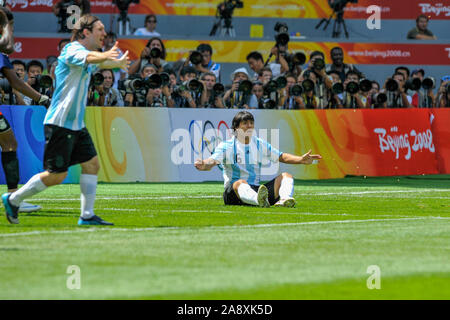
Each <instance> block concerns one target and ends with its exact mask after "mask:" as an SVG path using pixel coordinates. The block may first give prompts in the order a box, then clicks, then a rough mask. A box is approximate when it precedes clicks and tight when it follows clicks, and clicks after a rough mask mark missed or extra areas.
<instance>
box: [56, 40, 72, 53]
mask: <svg viewBox="0 0 450 320" xmlns="http://www.w3.org/2000/svg"><path fill="white" fill-rule="evenodd" d="M68 43H70V39H68V38H65V39H61V40H59V43H58V52H59V53H61V51H62V49H64V47H65V46H66V44H68Z"/></svg>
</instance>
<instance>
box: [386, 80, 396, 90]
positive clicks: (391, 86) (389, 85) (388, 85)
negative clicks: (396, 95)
mask: <svg viewBox="0 0 450 320" xmlns="http://www.w3.org/2000/svg"><path fill="white" fill-rule="evenodd" d="M386 90H387V91H390V92H395V91H397V90H398V83H397V81H395V80H394V79H389V80H388V81H387V82H386Z"/></svg>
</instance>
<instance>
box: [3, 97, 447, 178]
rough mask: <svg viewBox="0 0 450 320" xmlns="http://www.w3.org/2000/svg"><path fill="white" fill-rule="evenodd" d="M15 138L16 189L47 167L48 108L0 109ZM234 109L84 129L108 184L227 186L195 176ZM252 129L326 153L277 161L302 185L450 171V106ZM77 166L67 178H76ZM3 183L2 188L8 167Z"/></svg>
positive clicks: (117, 115)
mask: <svg viewBox="0 0 450 320" xmlns="http://www.w3.org/2000/svg"><path fill="white" fill-rule="evenodd" d="M0 111H1V112H2V113H3V114H4V115H5V117H6V118H7V119H8V121H9V122H10V124H11V126H12V128H13V130H14V133H15V135H16V138H17V141H18V146H19V147H18V157H19V163H20V176H21V180H20V183H24V182H26V181H27V180H28V179H29V178H30V177H31V176H33V175H34V174H36V173H37V172H40V171H42V157H43V151H44V143H45V141H44V135H43V125H42V121H43V119H44V116H45V112H46V110H45V109H44V108H43V107H39V106H37V107H36V106H1V107H0ZM236 112H237V110H217V109H162V108H161V109H159V108H158V109H153V108H152V109H150V108H120V107H116V108H111V107H110V108H99V107H90V108H87V112H86V120H87V121H86V126H87V128H88V129H89V132H90V133H91V135H92V138H93V140H94V143H95V145H96V148H97V151H98V153H99V158H100V164H101V167H102V168H101V171H100V173H99V180H100V181H103V182H135V181H142V182H169V181H173V182H194V181H221V180H222V175H221V172H220V170H219V169H217V168H214V169H213V170H211V171H210V172H199V171H197V170H196V169H195V168H194V166H193V163H194V161H195V159H197V158H201V157H202V156H203V157H208V156H209V155H210V152H211V149H212V146H213V145H214V142H216V143H217V142H218V141H220V139H221V138H225V137H226V134H227V129H228V128H230V127H231V121H232V118H233V117H234V115H235V114H236ZM251 112H252V113H253V115H254V116H255V119H256V123H255V129H256V130H255V132H256V134H258V135H259V136H260V137H262V138H264V139H266V140H267V141H269V142H270V143H272V144H273V145H274V146H275V147H278V148H279V149H280V150H281V151H284V152H288V153H294V154H299V155H301V154H304V153H305V152H307V151H308V150H309V149H312V150H313V152H314V153H319V154H321V155H322V156H323V160H322V161H321V162H320V163H319V164H317V165H309V166H303V165H299V166H294V165H285V164H281V165H280V167H279V168H278V166H276V167H275V171H274V170H273V167H272V168H268V170H266V171H263V172H265V174H264V176H263V178H266V179H269V178H270V177H272V176H273V175H274V174H275V173H276V172H277V171H278V170H280V171H288V172H290V173H292V174H293V175H294V177H295V178H297V179H328V178H341V177H344V176H346V175H357V176H394V175H420V174H438V173H443V174H445V173H446V174H448V173H450V129H449V126H448V123H449V120H450V110H449V109H390V110H386V109H383V110H381V109H379V110H301V111H282V110H252V111H251ZM79 174H80V169H79V166H74V167H72V168H71V169H70V170H69V175H68V177H67V179H66V180H65V182H67V183H76V182H78V178H79ZM0 182H1V183H3V184H4V183H5V179H4V175H3V171H1V172H0Z"/></svg>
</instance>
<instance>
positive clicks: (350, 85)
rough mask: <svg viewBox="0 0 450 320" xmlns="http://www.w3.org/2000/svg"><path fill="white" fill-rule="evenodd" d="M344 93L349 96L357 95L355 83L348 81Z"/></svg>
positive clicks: (356, 84)
mask: <svg viewBox="0 0 450 320" xmlns="http://www.w3.org/2000/svg"><path fill="white" fill-rule="evenodd" d="M345 91H347V92H348V93H350V94H355V93H358V91H359V85H358V83H357V82H355V81H350V82H349V83H347V88H345Z"/></svg>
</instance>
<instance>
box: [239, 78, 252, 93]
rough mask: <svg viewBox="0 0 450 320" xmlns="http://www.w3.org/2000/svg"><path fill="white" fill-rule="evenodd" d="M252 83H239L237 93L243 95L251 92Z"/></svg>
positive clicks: (247, 81) (244, 81)
mask: <svg viewBox="0 0 450 320" xmlns="http://www.w3.org/2000/svg"><path fill="white" fill-rule="evenodd" d="M252 88H253V83H252V82H251V81H249V80H242V81H240V82H239V87H238V91H240V92H243V93H245V94H249V93H250V92H252Z"/></svg>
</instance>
